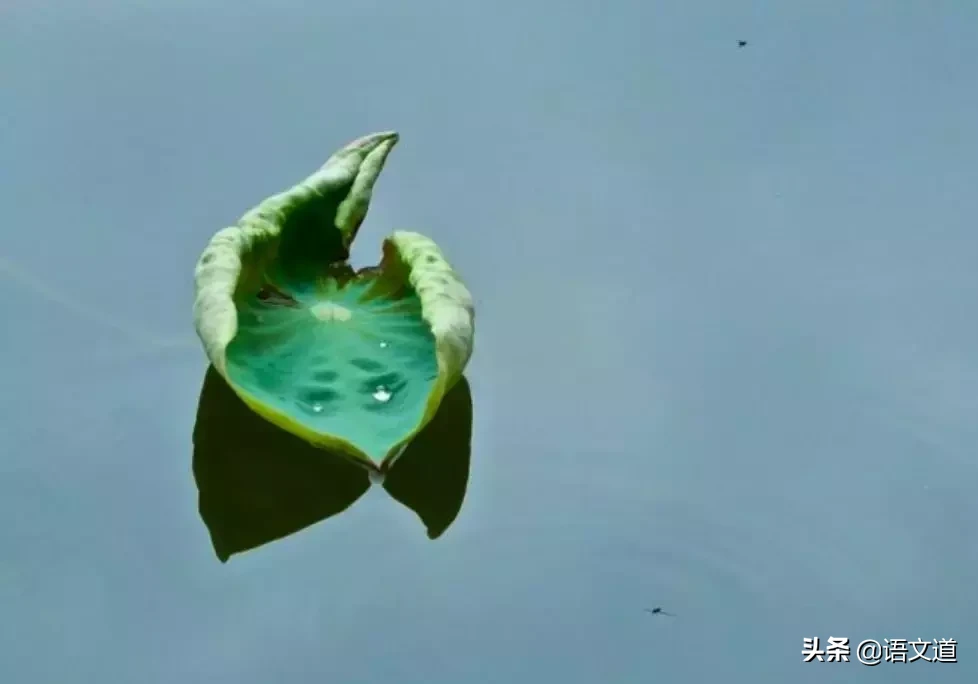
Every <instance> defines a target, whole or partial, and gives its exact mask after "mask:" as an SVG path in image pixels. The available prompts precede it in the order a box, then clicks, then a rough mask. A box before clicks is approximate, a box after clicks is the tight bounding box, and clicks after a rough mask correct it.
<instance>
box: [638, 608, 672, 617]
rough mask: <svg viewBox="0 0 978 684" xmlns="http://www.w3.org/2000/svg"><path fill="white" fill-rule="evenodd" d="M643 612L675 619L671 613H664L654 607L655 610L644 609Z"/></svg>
mask: <svg viewBox="0 0 978 684" xmlns="http://www.w3.org/2000/svg"><path fill="white" fill-rule="evenodd" d="M645 612H646V613H651V614H652V615H668V616H669V617H676V616H675V615H673V614H672V613H667V612H666V611H664V610H662V608H659V607H658V606H656V607H655V608H646V609H645Z"/></svg>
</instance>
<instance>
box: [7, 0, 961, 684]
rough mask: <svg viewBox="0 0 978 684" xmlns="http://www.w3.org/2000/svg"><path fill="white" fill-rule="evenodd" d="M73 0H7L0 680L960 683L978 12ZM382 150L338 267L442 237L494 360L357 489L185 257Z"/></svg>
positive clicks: (476, 365)
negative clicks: (213, 380)
mask: <svg viewBox="0 0 978 684" xmlns="http://www.w3.org/2000/svg"><path fill="white" fill-rule="evenodd" d="M77 4H78V3H67V2H64V3H55V2H31V3H27V2H13V3H9V2H8V3H6V5H5V7H4V8H3V9H0V64H2V65H3V67H2V69H0V83H2V85H3V93H4V95H3V99H2V102H3V106H2V112H3V114H2V116H0V150H2V153H0V157H2V159H3V161H4V163H3V164H0V181H2V182H0V199H2V206H3V207H4V210H5V211H4V221H3V226H2V228H0V259H2V260H0V271H2V273H0V276H2V277H0V288H2V293H3V297H2V300H0V302H2V303H0V312H2V316H3V320H4V321H5V324H4V325H3V326H2V332H0V351H2V353H3V359H4V362H3V370H4V380H5V382H4V383H3V389H2V390H0V409H2V412H0V446H2V452H0V519H2V520H3V523H2V525H0V615H2V618H3V619H2V620H0V681H4V682H15V683H17V684H21V683H23V684H34V683H45V682H53V683H57V684H62V683H67V682H71V683H74V682H97V683H99V684H114V683H120V684H129V683H131V682H145V683H146V684H152V683H159V684H172V683H173V682H208V683H221V682H228V683H231V682H233V683H234V684H251V683H254V684H265V683H267V682H271V681H282V682H322V681H329V682H341V683H351V684H352V683H360V682H362V683H368V684H369V683H373V682H384V683H391V682H405V683H408V682H411V683H413V682H419V683H425V684H435V683H440V682H446V683H447V682H451V683H454V684H458V683H469V682H478V683H481V682H487V683H490V684H491V683H493V682H534V683H539V682H560V683H562V684H569V683H572V682H581V683H589V684H591V683H595V684H596V683H599V682H611V683H618V682H621V683H632V682H635V683H641V682H652V681H658V682H710V681H735V682H751V683H754V682H765V683H766V682H771V683H772V684H781V683H783V682H799V683H803V682H825V681H844V682H848V681H863V680H866V681H870V680H873V681H886V682H918V681H920V682H923V681H926V682H969V681H978V664H976V663H978V659H976V652H978V651H976V649H978V622H976V620H975V609H976V607H978V589H976V588H975V586H976V585H975V582H974V573H975V568H976V566H978V545H976V541H975V536H974V533H975V529H976V523H978V503H976V499H975V490H976V486H978V465H976V460H975V455H976V451H978V423H976V420H975V416H976V412H978V389H976V388H978V355H976V352H975V350H976V348H978V323H976V318H975V316H974V315H973V312H974V303H975V301H976V297H978V275H976V274H975V263H976V260H978V238H976V237H975V232H974V217H975V215H976V212H978V194H976V193H975V192H974V188H975V182H976V179H978V168H976V165H978V164H976V159H978V134H976V132H975V125H974V122H975V121H976V116H978V89H976V88H975V86H974V73H975V71H976V69H978V48H976V47H975V44H974V40H973V38H974V26H975V22H976V21H978V8H976V7H971V6H970V5H968V3H956V2H950V0H948V1H947V2H940V1H938V0H932V1H931V2H928V3H890V2H850V3H841V2H836V3H790V2H778V3H774V2H766V3H765V2H751V3H747V2H720V1H719V0H718V1H717V2H700V3H693V2H689V1H688V0H684V1H683V2H679V1H678V0H677V1H674V2H660V3H647V2H631V3H626V2H621V3H612V4H611V5H600V4H593V5H585V4H577V5H573V6H572V5H567V4H566V3H550V4H543V3H532V2H520V3H516V2H510V3H493V4H492V5H490V4H489V3H483V4H482V5H483V6H482V7H481V8H479V9H476V8H465V7H461V6H460V5H463V4H465V3H450V2H417V3H411V4H410V5H409V4H406V3H402V4H403V7H401V8H399V9H390V8H389V7H388V5H389V4H390V3H379V2H376V3H347V4H346V5H344V6H343V7H333V6H332V5H333V4H335V3H315V4H313V3H309V4H308V6H302V5H301V4H300V3H298V2H295V1H294V0H293V1H285V0H283V1H282V2H280V3H276V5H278V6H280V7H281V9H280V10H279V11H278V12H273V11H271V10H269V9H267V8H262V7H261V6H260V4H259V3H257V2H244V3H242V2H239V3H233V4H232V3H217V2H212V1H206V2H195V3H190V2H169V3H164V2H156V3H148V2H145V3H139V2H132V1H127V2H122V0H100V1H99V2H95V3H89V4H88V5H87V6H88V7H89V9H87V10H81V9H78V8H77V7H74V6H75V5H77ZM268 4H269V5H270V4H271V3H268ZM469 4H472V3H469ZM898 5H899V6H898ZM911 5H913V8H911ZM740 38H744V39H747V40H748V41H749V44H748V46H747V47H745V48H743V49H738V48H737V40H738V39H740ZM391 128H393V129H396V130H398V131H399V132H400V133H401V135H402V139H401V143H400V144H399V145H398V147H397V148H395V150H394V152H393V153H392V155H391V157H390V159H389V162H388V165H387V168H386V170H385V172H384V174H383V176H382V177H381V179H380V182H379V183H378V185H377V188H376V191H375V195H374V198H375V199H374V203H373V205H372V208H371V211H370V215H369V217H368V218H367V222H366V224H365V226H364V228H363V230H362V231H361V234H360V237H359V238H358V245H357V250H356V252H355V255H354V256H355V259H356V261H357V262H358V264H361V265H362V264H367V263H373V262H375V261H376V259H377V257H378V249H379V242H380V239H381V238H382V237H383V236H384V235H385V234H387V233H388V232H389V231H391V230H394V229H397V228H405V229H414V230H420V231H422V232H425V233H426V234H428V235H430V236H432V237H433V238H434V239H435V240H436V241H438V243H439V244H440V245H441V246H442V248H443V249H444V251H445V252H446V254H447V255H448V257H449V258H450V260H451V261H452V262H453V264H454V265H455V266H456V267H457V269H458V270H459V271H460V272H461V273H462V274H463V275H464V277H465V279H466V281H467V283H468V285H469V286H470V288H471V290H472V291H473V292H474V294H475V296H476V299H477V315H478V334H477V338H476V347H477V348H476V354H475V357H474V359H473V361H472V363H471V365H470V367H469V371H468V379H469V386H470V395H469V397H465V396H462V397H460V398H459V400H458V402H457V405H456V407H455V408H456V410H457V411H458V413H457V414H455V415H456V418H453V419H452V420H450V421H448V423H447V427H445V430H446V434H447V435H448V436H445V437H443V438H442V437H439V438H438V439H435V440H434V441H433V442H430V443H428V444H426V445H421V447H419V448H418V451H419V453H421V452H424V450H425V449H426V448H427V449H428V453H429V454H434V455H433V456H431V458H430V459H429V460H425V459H424V458H420V459H419V460H418V461H417V463H420V464H421V465H419V466H418V469H416V470H415V471H414V472H413V474H412V475H411V476H410V477H407V476H405V477H404V478H402V481H401V482H400V484H398V485H393V484H392V485H391V489H392V492H391V493H388V492H387V491H385V490H384V489H382V488H380V487H373V488H370V489H369V490H367V491H366V492H365V493H364V494H363V496H361V497H360V498H359V499H358V500H356V501H355V502H354V503H352V505H349V507H348V508H346V509H345V510H343V509H344V507H345V506H347V505H348V504H349V503H350V501H352V500H353V499H355V497H356V495H357V494H358V493H359V492H360V490H361V489H365V488H366V484H365V483H363V482H360V481H357V480H356V478H353V479H352V480H351V479H344V478H346V477H347V475H349V473H346V472H339V471H337V470H336V469H335V468H333V467H332V466H328V465H325V464H323V463H321V462H317V460H316V458H315V454H312V455H310V454H309V453H308V452H302V451H301V450H299V449H296V448H293V446H294V445H292V446H290V445H289V444H283V443H282V442H281V441H280V442H277V443H275V444H273V445H272V446H267V444H269V443H270V442H267V441H263V440H266V439H269V440H270V439H272V438H271V437H269V435H268V434H266V433H265V432H262V428H263V426H262V425H261V424H258V425H256V424H255V423H254V422H253V421H249V418H248V416H247V415H242V414H240V413H235V412H234V411H235V405H234V404H233V402H230V403H229V402H228V401H226V399H227V398H226V397H222V396H221V394H220V389H221V387H220V386H219V385H218V386H217V387H216V389H215V388H214V387H213V386H212V387H211V390H213V391H211V393H210V394H208V393H207V392H205V393H204V394H205V397H204V399H206V400H202V395H201V389H202V386H203V385H204V377H205V371H206V362H205V360H204V355H203V352H202V350H201V349H200V348H199V345H198V344H197V342H196V339H195V337H194V335H193V332H192V328H191V311H190V307H191V298H192V292H191V287H192V283H191V276H192V268H193V264H194V261H195V260H196V258H197V256H198V254H199V253H200V251H201V250H202V248H203V246H204V245H205V244H206V241H207V240H208V239H209V237H210V236H211V234H213V232H215V231H216V230H218V229H219V228H221V227H223V226H225V225H228V224H230V223H232V222H233V221H235V220H236V219H237V217H238V216H239V215H240V214H241V213H243V212H244V211H245V210H246V209H248V208H249V207H251V206H252V205H253V204H254V203H255V202H257V201H258V200H260V199H262V198H263V197H265V196H266V195H268V194H270V193H272V192H276V191H278V190H280V189H283V188H285V187H287V186H288V185H290V184H292V183H293V182H295V181H296V180H298V179H300V178H302V177H304V176H305V175H306V174H307V173H308V172H309V171H311V170H313V169H314V168H316V167H317V166H318V165H319V164H320V163H322V161H324V160H325V158H326V157H327V156H328V155H329V154H330V153H331V152H332V151H333V150H335V149H337V148H338V147H340V146H341V145H342V144H344V143H345V142H347V141H349V140H351V139H353V138H355V137H358V136H360V135H363V134H365V133H369V132H372V131H376V130H386V129H391ZM214 392H216V394H214ZM208 397H209V398H208ZM469 399H470V400H471V424H470V423H469V421H468V420H467V419H466V417H467V415H468V410H469V408H470V405H469V403H468V400H469ZM199 401H200V402H201V404H202V406H201V408H200V414H201V415H202V416H204V418H202V420H201V421H197V416H198V402H199ZM195 423H196V424H197V429H198V454H197V455H196V458H195V454H194V449H193V442H192V436H193V432H194V429H195ZM470 427H471V439H470V444H471V449H467V448H466V444H467V443H468V442H469V439H468V437H469V433H468V432H467V430H468V429H469V428H470ZM266 432H267V431H266ZM202 434H203V435H204V436H201V435H202ZM235 439H236V440H237V441H236V442H235V441H234V440H235ZM439 439H443V440H448V441H442V442H439V441H438V440H439ZM451 440H455V441H451ZM272 441H274V440H272ZM449 443H450V444H451V445H453V446H451V447H450V448H449V447H448V446H444V445H445V444H449ZM202 444H204V445H209V446H210V447H213V448H212V449H211V450H210V451H207V453H206V454H204V455H201V453H200V449H201V445H202ZM229 444H235V445H236V446H235V449H238V451H229V449H228V448H224V449H223V451H222V448H221V447H227V445H229ZM432 445H434V446H432ZM205 451H206V450H205ZM269 454H271V455H272V457H270V456H269ZM446 454H457V455H458V458H456V459H451V458H447V457H446ZM438 458H441V460H442V461H446V460H447V461H448V462H447V464H444V465H443V466H442V467H441V468H440V469H439V470H437V477H438V478H440V479H437V480H432V479H431V478H432V474H431V472H430V469H429V470H428V471H426V470H425V467H424V464H426V463H427V464H429V465H430V464H431V463H433V462H434V461H435V460H437V459H438ZM290 464H293V465H294V467H290ZM195 472H196V474H197V477H196V478H195ZM412 478H413V479H412ZM198 483H200V486H201V489H200V490H199V489H198ZM419 483H420V484H419ZM432 483H434V485H433V484H432ZM425 487H428V490H425ZM432 487H434V493H432V492H431V489H432ZM394 490H396V491H394ZM426 491H427V493H426ZM202 493H203V498H202V500H201V502H200V509H199V506H198V497H199V496H201V494H202ZM392 493H393V494H395V496H396V497H397V498H395V496H392V495H391V494H392ZM463 494H464V498H462V499H461V501H460V498H461V497H462V495H463ZM405 504H407V505H405ZM459 506H460V509H459ZM412 508H413V509H414V510H412ZM201 510H202V511H203V516H202V515H201V512H200V511H201ZM337 511H341V512H338V513H337ZM456 513H457V515H456ZM333 514H335V515H333ZM419 514H420V515H419ZM328 515H331V517H328V519H325V520H323V521H321V522H318V523H316V524H313V525H311V526H307V527H304V526H306V525H308V524H309V523H310V522H312V521H314V520H316V519H318V518H322V517H324V516H328ZM446 525H447V529H446ZM300 527H304V529H302V530H301V531H298V532H295V533H294V534H291V535H289V536H286V537H284V538H282V539H279V540H278V541H272V542H269V543H267V544H264V545H262V546H259V547H258V548H256V549H254V550H251V551H246V552H243V553H235V554H234V555H230V559H229V560H227V562H226V563H222V562H221V560H220V559H219V556H224V557H226V556H227V555H228V554H231V553H232V552H234V551H236V550H240V549H244V548H247V547H248V546H250V545H253V544H255V543H260V542H261V541H263V540H267V539H272V538H275V537H277V536H281V535H282V534H285V533H286V532H288V531H289V530H291V529H297V528H300ZM439 531H440V532H441V533H440V534H439ZM211 532H213V533H214V536H213V537H212V535H211ZM429 534H431V535H432V536H436V537H437V538H436V539H435V540H431V539H429ZM656 605H660V606H662V607H663V608H664V609H665V610H667V611H669V612H672V613H676V614H677V617H675V618H671V617H662V616H652V615H649V614H647V613H645V612H644V611H643V608H645V607H651V606H656ZM815 636H817V637H820V638H821V640H822V645H823V646H824V643H825V641H826V640H827V638H828V637H829V636H835V637H848V638H849V639H850V640H851V643H852V645H853V646H855V644H857V643H859V642H860V641H862V640H864V639H877V640H879V641H881V642H882V640H883V639H885V638H890V639H918V638H919V639H924V640H931V639H935V638H937V639H940V638H947V639H954V640H956V641H957V642H958V648H957V651H958V653H957V656H958V660H959V663H957V664H942V663H936V664H928V663H923V662H919V661H918V662H915V663H911V664H894V663H884V664H881V665H880V666H878V667H866V666H864V665H861V664H859V663H858V662H850V663H841V664H839V663H834V664H829V663H817V662H815V663H808V664H803V663H802V656H801V650H802V640H803V638H805V637H815ZM931 655H932V654H931ZM853 661H855V658H853ZM829 669H831V670H833V671H832V672H827V670H829Z"/></svg>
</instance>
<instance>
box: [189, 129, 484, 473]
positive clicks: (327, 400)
mask: <svg viewBox="0 0 978 684" xmlns="http://www.w3.org/2000/svg"><path fill="white" fill-rule="evenodd" d="M397 140H398V136H397V134H396V133H393V132H387V133H375V134H373V135H368V136H365V137H363V138H360V139H358V140H355V141H354V142H352V143H350V144H348V145H346V146H345V147H343V148H342V149H341V150H339V151H338V152H336V153H335V154H333V155H332V156H331V157H330V158H329V159H328V160H327V162H326V163H325V164H324V165H323V166H322V167H321V168H320V169H319V170H317V171H316V172H315V173H313V174H312V175H311V176H309V177H308V178H306V179H305V180H304V181H302V182H300V183H298V184H297V185H295V186H293V187H292V188H289V189H288V190H286V191H284V192H281V193H279V194H277V195H274V196H272V197H269V198H267V199H265V200H264V201H263V202H261V203H260V204H258V206H256V207H254V208H253V209H251V210H250V211H248V212H247V213H246V214H244V216H242V217H241V219H240V220H239V221H238V222H237V225H234V226H231V227H228V228H224V229H223V230H220V231H218V232H217V233H216V234H215V235H214V236H213V238H212V239H211V240H210V243H209V244H208V245H207V247H206V248H205V249H204V251H203V253H202V254H201V256H200V259H199V260H198V262H197V266H196V269H195V301H194V320H195V325H196V329H197V334H198V336H199V337H200V340H201V342H202V343H203V346H204V350H205V353H206V354H207V357H208V359H209V360H210V362H211V364H212V365H213V367H214V369H215V370H216V371H217V372H218V373H219V374H220V375H221V376H222V377H223V378H224V380H225V381H226V382H227V383H228V385H229V386H230V387H231V388H232V389H233V390H234V392H235V393H236V394H237V395H238V396H240V397H241V399H242V400H243V401H244V402H245V404H247V405H248V406H249V407H250V408H251V409H252V410H253V411H255V412H256V413H258V414H259V415H261V416H262V417H264V418H265V419H267V420H268V421H270V422H271V423H273V424H275V425H277V426H278V427H280V428H282V429H284V430H286V431H288V432H290V433H292V434H294V435H296V436H298V437H301V438H302V439H304V440H306V441H308V442H310V443H312V444H314V445H317V446H320V447H323V448H326V449H330V450H333V451H338V452H340V453H343V454H344V455H346V456H347V457H349V458H351V459H353V460H354V461H355V462H357V463H359V464H360V465H362V466H364V467H365V468H367V469H368V470H370V471H374V472H380V473H382V472H384V471H386V470H387V469H388V468H389V467H390V466H391V465H392V464H393V462H394V461H395V460H396V458H397V457H398V455H399V454H400V453H401V452H402V451H403V450H404V448H405V447H406V446H407V445H408V443H409V442H410V441H411V439H412V438H413V437H414V436H415V435H417V434H418V432H420V431H421V429H422V428H424V426H425V425H426V424H427V423H428V422H429V421H430V420H431V419H432V417H433V416H434V415H435V413H436V412H437V410H438V407H439V405H440V404H441V401H442V399H443V397H444V396H445V394H446V393H447V392H448V390H450V389H451V388H452V387H453V386H454V385H455V383H456V382H458V380H459V378H460V377H461V375H462V372H463V370H464V369H465V366H466V364H467V363H468V361H469V358H470V357H471V354H472V346H473V335H474V316H475V314H474V310H473V304H472V296H471V294H470V293H469V291H468V289H467V288H466V287H465V285H464V284H463V283H462V281H461V279H460V278H459V276H458V275H457V274H456V272H455V270H454V269H453V268H452V267H451V265H450V264H449V263H448V261H447V260H446V259H445V256H444V255H443V254H442V252H441V250H440V249H439V248H438V246H437V245H436V244H435V243H434V242H433V241H432V240H431V239H429V238H427V237H425V236H424V235H420V234H418V233H414V232H404V231H400V232H394V233H392V234H391V235H390V236H388V237H387V238H386V239H385V240H384V241H383V245H382V257H381V261H380V263H379V264H378V265H377V266H371V267H367V268H363V269H360V270H358V271H355V270H354V269H353V268H352V267H351V266H350V265H349V263H348V260H349V254H350V246H351V244H352V242H353V240H354V238H355V237H356V235H357V231H358V230H359V228H360V225H361V223H362V222H363V220H364V218H365V217H366V215H367V209H368V207H369V205H370V196H371V193H372V191H373V187H374V184H375V182H376V180H377V177H378V176H379V175H380V172H381V170H382V169H383V167H384V163H385V161H386V159H387V156H388V154H389V152H390V150H391V148H393V146H394V145H395V144H396V142H397Z"/></svg>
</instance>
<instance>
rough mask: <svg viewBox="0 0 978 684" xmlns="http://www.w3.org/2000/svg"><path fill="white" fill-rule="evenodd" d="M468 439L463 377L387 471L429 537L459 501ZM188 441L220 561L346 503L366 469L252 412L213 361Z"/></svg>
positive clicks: (363, 487) (358, 491)
mask: <svg viewBox="0 0 978 684" xmlns="http://www.w3.org/2000/svg"><path fill="white" fill-rule="evenodd" d="M471 438H472V394H471V391H470V389H469V383H468V381H467V380H466V379H465V378H464V377H463V378H462V379H461V380H460V381H459V382H458V383H457V384H456V385H455V387H454V388H453V389H452V390H451V392H449V393H448V394H447V395H446V396H445V399H444V400H443V402H442V406H441V408H440V409H439V411H438V414H437V415H436V416H435V417H434V418H433V419H432V421H431V422H430V423H429V424H428V425H427V427H425V429H424V430H423V431H422V432H421V433H420V434H418V436H417V437H416V438H415V439H414V441H413V442H411V444H410V446H408V448H407V450H406V451H405V452H404V453H403V454H402V455H401V457H400V458H399V459H398V460H397V462H396V463H395V464H394V466H393V468H392V469H391V470H390V472H388V474H387V477H386V479H385V480H384V485H383V486H384V489H386V490H387V491H388V493H390V495H391V496H393V497H394V498H395V499H396V500H397V501H399V502H401V503H402V504H403V505H405V506H407V507H408V508H410V509H411V510H412V511H414V512H415V514H417V516H418V517H419V518H420V519H421V521H422V523H424V525H425V527H426V528H427V530H428V537H429V538H430V539H437V538H438V537H439V536H441V535H442V533H444V532H445V530H446V529H448V527H449V525H451V524H452V522H453V521H454V520H455V518H456V517H457V516H458V513H459V511H460V510H461V508H462V501H463V500H464V498H465V490H466V486H467V484H468V479H469V461H470V458H471ZM193 443H194V454H193V471H194V479H195V480H196V481H197V490H198V492H199V509H200V516H201V518H202V519H203V521H204V524H205V525H206V526H207V529H208V530H209V531H210V536H211V542H212V543H213V545H214V551H215V553H216V554H217V557H218V558H219V559H220V560H221V562H225V561H227V559H228V558H230V557H231V556H232V555H234V554H235V553H241V552H243V551H248V550H250V549H254V548H257V547H259V546H262V545H264V544H267V543H269V542H272V541H275V540H277V539H282V538H283V537H287V536H289V535H291V534H294V533H296V532H298V531H299V530H302V529H304V528H306V527H309V526H310V525H313V524H315V523H317V522H320V521H322V520H325V519H327V518H330V517H332V516H334V515H336V514H338V513H341V512H343V511H344V510H346V509H347V508H349V507H350V505H351V504H353V503H354V502H355V501H356V500H357V499H359V498H360V496H362V495H363V493H364V492H366V491H367V489H368V488H369V487H370V480H369V478H368V476H367V472H366V471H365V470H364V469H363V468H360V467H359V466H356V465H353V464H352V463H350V462H349V461H346V460H345V459H343V458H341V457H339V456H337V455H336V454H333V453H330V452H328V451H325V450H323V449H319V448H316V447H313V446H311V445H310V444H308V443H306V442H304V441H303V440H301V439H299V438H298V437H295V436H294V435H292V434H290V433H288V432H285V431H284V430H281V429H279V428H278V427H276V426H274V425H272V424H271V423H269V422H268V421H266V420H265V419H263V418H261V417H260V416H258V415H257V414H255V413H254V412H253V411H251V410H250V409H249V408H248V407H247V406H245V404H244V402H242V401H241V400H240V399H239V398H238V396H237V395H236V394H235V393H234V392H233V390H231V388H230V387H228V385H227V383H226V382H225V381H224V379H223V378H222V377H221V376H220V375H219V374H218V373H217V371H215V370H214V368H213V367H209V368H208V369H207V374H206V375H205V376H204V385H203V388H202V389H201V392H200V401H199V403H198V406H197V420H196V423H195V425H194V433H193Z"/></svg>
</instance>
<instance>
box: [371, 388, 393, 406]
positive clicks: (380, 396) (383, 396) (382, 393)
mask: <svg viewBox="0 0 978 684" xmlns="http://www.w3.org/2000/svg"><path fill="white" fill-rule="evenodd" d="M374 399H376V400H377V401H381V402H385V403H386V402H388V401H390V400H391V393H390V391H389V390H388V389H387V388H386V387H384V386H383V385H380V386H378V387H377V391H376V392H374Z"/></svg>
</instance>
